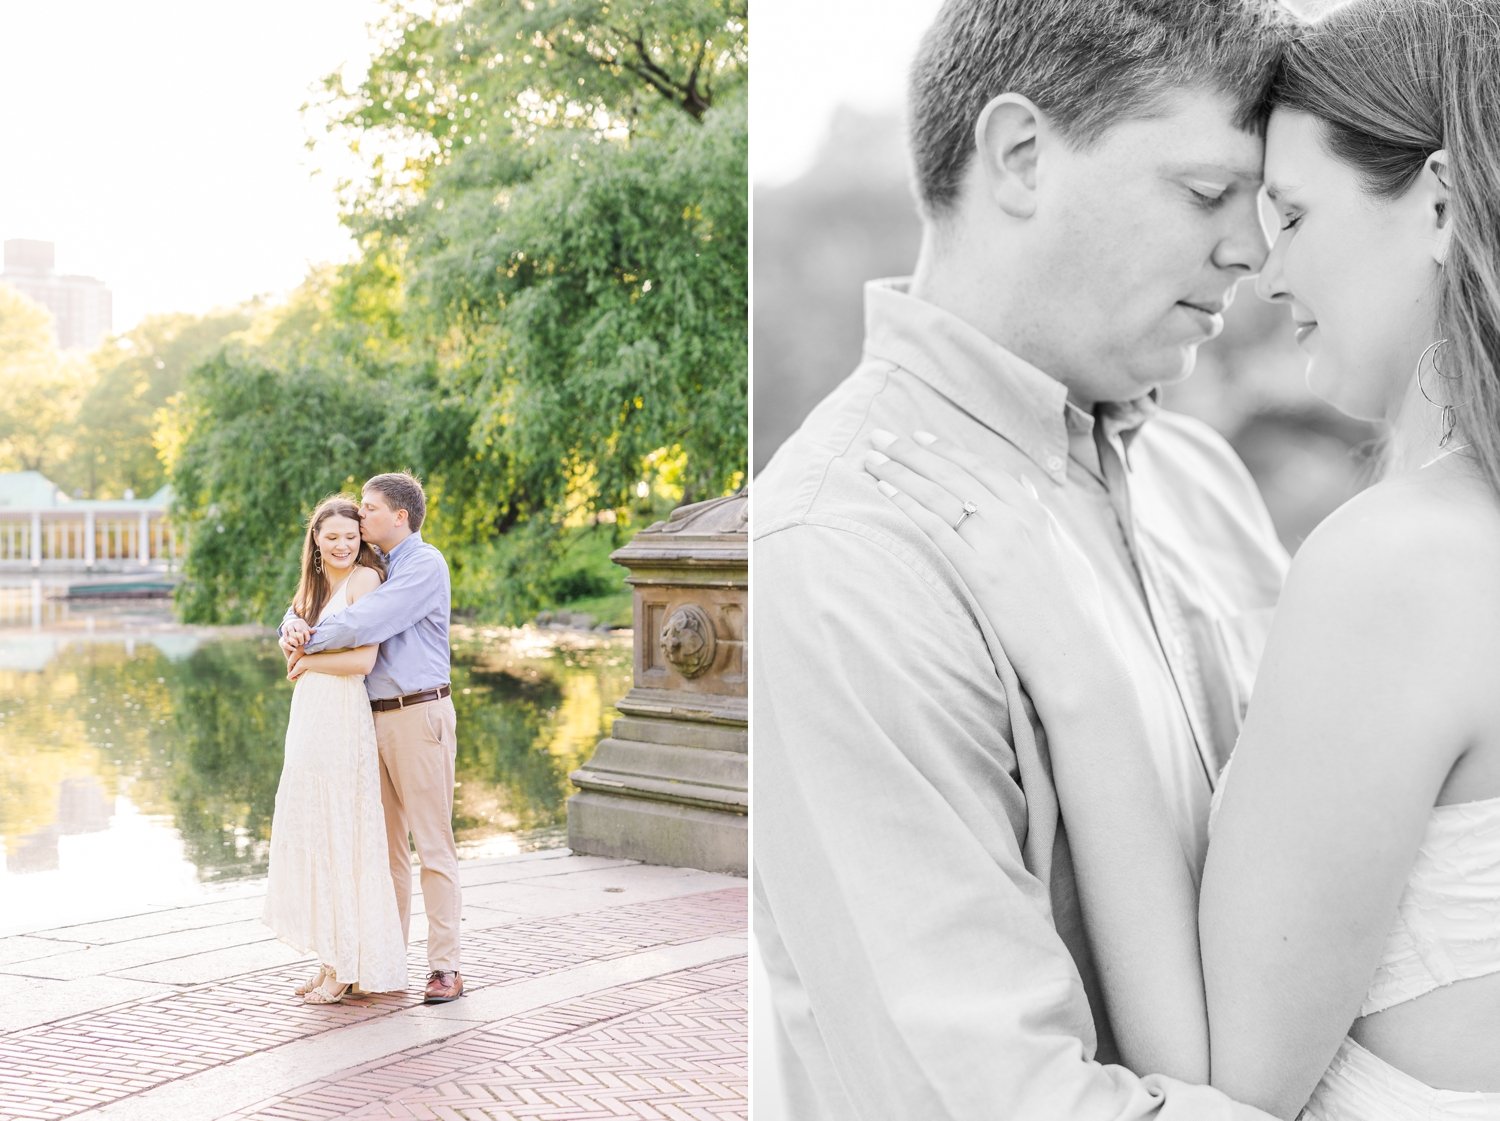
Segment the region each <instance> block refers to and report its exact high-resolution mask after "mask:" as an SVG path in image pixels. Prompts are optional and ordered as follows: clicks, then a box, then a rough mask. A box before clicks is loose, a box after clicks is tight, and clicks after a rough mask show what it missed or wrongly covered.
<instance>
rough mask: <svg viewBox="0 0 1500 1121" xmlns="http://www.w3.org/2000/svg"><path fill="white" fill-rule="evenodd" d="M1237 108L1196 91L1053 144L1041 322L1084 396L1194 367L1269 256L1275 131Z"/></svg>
mask: <svg viewBox="0 0 1500 1121" xmlns="http://www.w3.org/2000/svg"><path fill="white" fill-rule="evenodd" d="M1232 112H1233V106H1232V103H1231V102H1230V100H1229V99H1228V98H1226V97H1224V96H1223V95H1222V94H1219V93H1216V92H1214V91H1211V90H1205V89H1187V90H1182V91H1179V92H1177V93H1174V94H1171V95H1168V97H1167V98H1166V99H1165V100H1164V101H1163V102H1162V104H1161V105H1160V106H1159V111H1158V113H1157V114H1156V115H1155V116H1152V117H1148V118H1138V119H1132V120H1126V121H1122V122H1119V123H1117V124H1116V125H1114V126H1113V127H1111V128H1110V129H1109V130H1108V131H1106V132H1105V134H1104V135H1103V136H1102V137H1101V138H1099V140H1097V141H1096V142H1095V143H1093V144H1092V145H1086V146H1082V147H1079V146H1072V145H1068V144H1065V143H1064V144H1058V143H1056V142H1055V141H1054V143H1053V144H1051V145H1049V146H1047V147H1046V148H1044V149H1043V150H1042V152H1041V155H1040V156H1039V160H1038V165H1037V200H1038V206H1037V210H1036V213H1035V215H1034V218H1033V220H1034V221H1036V222H1037V223H1038V225H1037V227H1036V229H1035V230H1033V231H1032V237H1033V239H1034V240H1033V242H1032V248H1033V249H1034V250H1035V251H1036V252H1037V253H1038V254H1039V256H1038V258H1037V261H1038V266H1037V270H1036V271H1037V273H1038V283H1037V284H1036V285H1035V286H1033V287H1032V289H1031V292H1030V304H1029V307H1028V309H1027V310H1028V312H1029V314H1028V316H1027V321H1028V328H1027V330H1028V331H1029V332H1031V333H1033V334H1034V336H1035V345H1033V346H1032V347H1031V351H1032V352H1033V353H1035V354H1037V355H1038V356H1039V357H1040V358H1041V359H1042V360H1041V361H1039V362H1038V364H1039V365H1041V366H1042V368H1043V369H1045V370H1047V372H1048V373H1051V374H1053V375H1054V376H1057V377H1059V378H1061V379H1062V380H1064V381H1066V382H1068V384H1069V385H1070V386H1074V387H1076V388H1077V389H1078V390H1079V395H1080V396H1082V397H1088V398H1091V400H1092V401H1099V400H1128V399H1131V398H1135V397H1139V396H1140V395H1141V394H1142V393H1144V392H1146V391H1147V390H1148V389H1150V388H1152V387H1153V386H1156V385H1160V384H1163V383H1170V382H1174V381H1178V380H1180V379H1181V378H1183V377H1185V376H1186V375H1187V374H1188V373H1190V372H1191V370H1192V367H1193V362H1194V359H1195V358H1196V355H1197V348H1198V347H1199V346H1200V345H1201V344H1202V343H1204V342H1206V341H1207V340H1208V339H1211V338H1213V337H1214V336H1215V335H1217V334H1218V333H1219V332H1220V331H1221V330H1222V329H1223V325H1224V324H1223V311H1224V309H1225V307H1227V306H1228V303H1229V301H1230V299H1231V298H1232V295H1233V290H1234V286H1235V284H1236V282H1237V281H1239V280H1241V279H1244V278H1245V277H1248V276H1250V275H1252V274H1254V273H1255V272H1257V271H1258V270H1259V269H1260V266H1261V263H1262V262H1263V261H1264V260H1265V255H1266V241H1265V235H1264V233H1263V232H1262V230H1261V227H1260V223H1259V211H1258V199H1257V194H1258V191H1259V187H1260V175H1261V159H1262V142H1261V140H1260V138H1259V137H1257V136H1255V135H1253V134H1251V133H1247V132H1244V131H1243V130H1241V129H1239V128H1236V127H1235V125H1234V123H1233V120H1232Z"/></svg>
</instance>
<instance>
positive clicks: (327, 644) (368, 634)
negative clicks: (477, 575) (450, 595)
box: [307, 550, 448, 654]
mask: <svg viewBox="0 0 1500 1121" xmlns="http://www.w3.org/2000/svg"><path fill="white" fill-rule="evenodd" d="M447 591H448V581H447V573H446V569H445V567H444V565H443V559H442V557H441V556H439V555H438V554H437V553H436V552H434V551H427V550H424V551H422V552H419V553H417V554H416V555H415V556H412V557H408V558H403V560H402V563H401V564H400V565H399V566H398V567H396V569H395V571H393V572H392V573H391V575H390V578H389V579H387V580H386V581H385V583H383V584H381V585H380V586H379V587H378V588H373V589H371V590H370V591H369V592H367V593H365V594H364V595H363V596H361V597H360V598H359V600H358V602H356V603H353V604H351V605H350V606H348V607H346V608H344V609H343V610H342V611H340V612H338V613H337V614H335V615H330V616H329V617H328V618H327V619H324V620H323V621H322V622H321V623H319V624H318V625H317V628H316V629H315V630H314V631H313V636H312V638H311V639H309V640H308V642H307V651H308V653H310V654H316V653H318V652H320V651H323V650H345V649H349V648H352V647H355V646H370V645H374V644H378V643H382V642H385V641H386V640H387V639H389V638H390V637H391V636H392V635H395V634H399V633H400V632H401V631H404V630H406V629H407V628H408V627H411V626H412V625H413V624H415V623H416V622H417V621H418V620H419V619H422V618H425V617H426V616H427V615H429V614H431V613H432V611H433V610H434V608H436V607H437V606H439V601H440V600H441V599H442V598H443V597H445V596H446V595H447Z"/></svg>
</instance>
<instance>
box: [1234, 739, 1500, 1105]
mask: <svg viewBox="0 0 1500 1121" xmlns="http://www.w3.org/2000/svg"><path fill="white" fill-rule="evenodd" d="M1228 776H1229V768H1228V767H1227V766H1226V767H1225V768H1224V774H1223V775H1222V776H1221V777H1220V780H1219V786H1218V789H1217V790H1215V791H1214V798H1213V803H1212V806H1211V807H1210V810H1209V823H1210V828H1212V822H1213V814H1214V812H1215V811H1217V810H1218V808H1219V800H1220V798H1221V797H1222V794H1223V790H1224V784H1225V780H1226V779H1227V778H1228ZM1496 972H1500V798H1491V799H1486V800H1485V801H1481V802H1464V803H1460V804H1457V805H1452V806H1435V807H1433V811H1432V815H1431V817H1430V818H1429V819H1428V823H1427V831H1426V833H1425V834H1424V835H1423V838H1422V844H1421V847H1420V848H1419V849H1418V852H1417V859H1416V863H1415V864H1414V865H1413V866H1412V872H1411V876H1410V878H1409V879H1408V880H1407V883H1406V890H1405V891H1404V892H1403V894H1402V896H1401V903H1400V905H1399V906H1398V907H1397V912H1396V919H1395V921H1394V923H1393V924H1392V927H1391V931H1390V934H1389V935H1388V936H1387V938H1386V943H1385V948H1384V950H1383V951H1382V953H1381V959H1380V964H1379V966H1378V967H1377V968H1376V971H1375V977H1374V980H1373V981H1372V982H1371V984H1370V990H1369V992H1368V993H1367V994H1366V996H1365V1001H1364V1004H1363V1006H1362V1007H1361V1008H1360V1015H1361V1016H1368V1015H1371V1014H1373V1013H1375V1012H1379V1011H1381V1010H1382V1009H1385V1008H1390V1007H1392V1006H1393V1005H1396V1004H1400V1003H1402V1002H1403V1001H1407V1000H1413V999H1415V998H1416V997H1419V996H1422V995H1423V994H1424V993H1429V992H1431V991H1432V990H1434V989H1438V988H1441V987H1443V986H1444V985H1451V984H1453V983H1454V982H1455V981H1462V980H1465V979H1468V978H1472V977H1483V976H1485V975H1487V974H1490V973H1496ZM1298 1121H1500V1093H1484V1092H1477V1091H1460V1090H1440V1089H1436V1088H1434V1087H1432V1086H1429V1085H1427V1084H1426V1083H1425V1082H1423V1081H1421V1080H1420V1079H1418V1078H1414V1077H1412V1076H1411V1075H1409V1074H1407V1073H1406V1072H1405V1071H1402V1070H1398V1069H1397V1068H1396V1067H1393V1066H1392V1065H1391V1064H1390V1063H1388V1062H1386V1061H1385V1060H1384V1059H1381V1058H1380V1057H1379V1056H1377V1055H1375V1054H1373V1053H1372V1052H1370V1051H1368V1050H1366V1049H1365V1048H1364V1047H1361V1046H1360V1045H1359V1044H1358V1043H1356V1042H1355V1041H1354V1040H1353V1039H1351V1038H1349V1037H1348V1036H1345V1037H1344V1041H1343V1043H1341V1044H1340V1045H1339V1049H1338V1053H1337V1054H1335V1055H1334V1057H1333V1062H1332V1063H1330V1064H1329V1067H1328V1070H1327V1071H1326V1072H1325V1073H1324V1075H1323V1077H1322V1079H1321V1080H1320V1081H1319V1082H1318V1085H1317V1088H1316V1089H1315V1090H1314V1091H1313V1094H1312V1097H1311V1098H1310V1099H1309V1100H1308V1103H1307V1105H1306V1107H1305V1108H1304V1109H1303V1111H1302V1113H1301V1114H1299V1115H1298Z"/></svg>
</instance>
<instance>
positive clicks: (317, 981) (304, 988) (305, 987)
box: [292, 965, 332, 996]
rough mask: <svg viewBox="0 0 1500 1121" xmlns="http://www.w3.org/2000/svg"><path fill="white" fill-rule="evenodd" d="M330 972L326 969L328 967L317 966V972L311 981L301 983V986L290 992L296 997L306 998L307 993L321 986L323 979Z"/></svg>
mask: <svg viewBox="0 0 1500 1121" xmlns="http://www.w3.org/2000/svg"><path fill="white" fill-rule="evenodd" d="M330 972H332V971H331V970H330V969H329V968H328V966H326V965H320V966H318V972H317V974H316V975H315V976H314V977H313V979H312V980H311V981H303V982H302V984H300V985H298V986H297V987H296V988H295V989H293V990H292V992H293V993H295V994H296V995H297V996H306V995H307V994H308V993H310V992H312V991H313V990H314V989H315V988H317V987H318V986H319V985H321V984H322V983H323V979H324V978H325V977H327V976H328V974H329V973H330Z"/></svg>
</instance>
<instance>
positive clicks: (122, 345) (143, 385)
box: [54, 308, 250, 498]
mask: <svg viewBox="0 0 1500 1121" xmlns="http://www.w3.org/2000/svg"><path fill="white" fill-rule="evenodd" d="M249 325H250V312H249V310H248V309H243V308H236V309H233V310H230V311H220V312H211V313H209V314H208V315H203V316H193V315H159V316H152V317H150V318H148V319H146V320H144V321H143V322H142V323H141V324H140V325H139V326H138V327H136V328H135V329H134V330H132V331H130V332H128V333H127V334H124V335H118V336H115V337H113V338H110V339H108V340H106V341H105V342H104V343H103V344H102V345H101V346H100V347H99V348H98V349H97V350H95V351H94V352H93V353H92V354H91V355H89V359H88V366H89V381H88V384H87V388H86V389H84V391H83V396H82V400H81V401H80V402H79V405H78V411H77V414H76V416H75V418H74V422H73V423H74V425H75V427H76V430H77V433H78V438H77V440H76V441H75V445H74V450H73V454H72V455H70V456H69V457H68V459H67V460H66V461H65V462H64V463H63V465H62V467H61V468H60V471H59V474H58V477H57V478H56V479H55V480H54V481H55V482H57V483H58V484H59V485H61V486H62V487H63V489H64V490H67V491H70V492H71V491H76V492H78V493H81V494H84V495H87V496H88V497H90V498H113V497H120V496H123V495H124V493H125V491H127V490H130V491H133V492H134V493H135V496H136V497H137V498H145V497H148V496H149V495H152V494H155V493H156V492H157V491H158V490H160V489H161V488H162V487H163V486H164V485H165V484H166V483H167V466H166V464H165V463H164V462H163V460H162V457H161V454H160V451H159V449H158V446H157V434H158V431H159V430H160V429H162V428H163V427H164V426H167V427H170V423H171V421H170V413H171V408H172V404H173V401H174V398H175V397H176V396H177V394H179V393H180V392H181V391H182V389H183V388H184V386H185V385H186V382H187V377H188V372H189V371H190V370H192V369H193V367H194V366H196V365H198V364H199V363H201V362H203V361H205V360H207V359H208V358H209V357H211V356H212V355H213V354H215V353H216V352H217V351H218V350H219V349H220V348H221V347H223V345H224V344H225V342H226V341H227V340H228V339H229V338H230V337H231V336H233V335H234V334H236V333H237V332H240V331H243V330H244V329H245V328H247V327H248V326H249Z"/></svg>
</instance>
